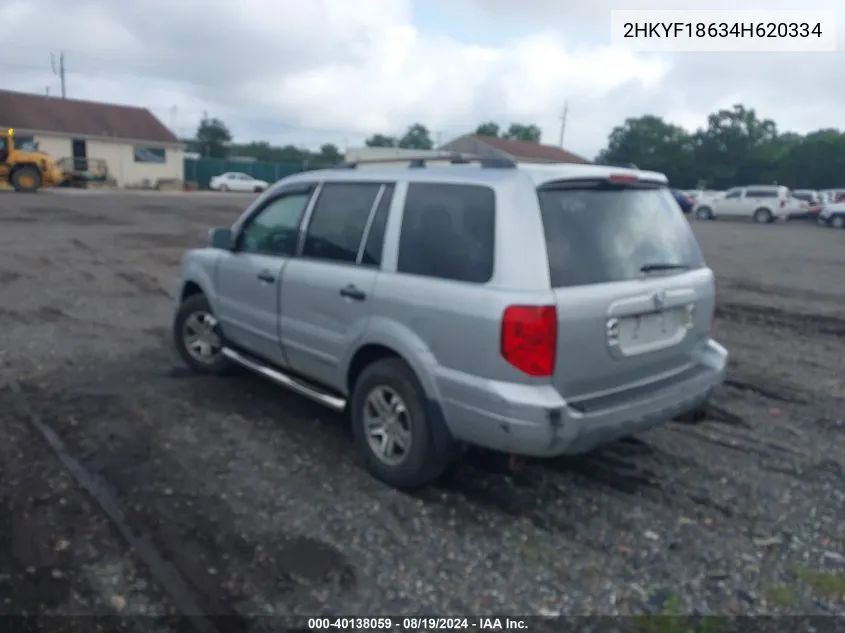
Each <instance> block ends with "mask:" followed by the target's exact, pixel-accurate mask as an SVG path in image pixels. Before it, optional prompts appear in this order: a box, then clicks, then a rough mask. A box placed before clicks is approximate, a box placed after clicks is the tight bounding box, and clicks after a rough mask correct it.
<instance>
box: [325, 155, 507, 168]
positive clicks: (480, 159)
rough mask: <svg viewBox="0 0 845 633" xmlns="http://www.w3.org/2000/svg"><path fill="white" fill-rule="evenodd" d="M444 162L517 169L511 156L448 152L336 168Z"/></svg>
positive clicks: (366, 160)
mask: <svg viewBox="0 0 845 633" xmlns="http://www.w3.org/2000/svg"><path fill="white" fill-rule="evenodd" d="M429 161H431V162H434V163H442V162H444V161H448V162H449V164H450V165H471V164H473V163H477V164H478V165H480V166H481V167H483V168H486V169H516V166H517V164H516V162H515V161H513V160H511V159H509V158H488V157H484V156H472V155H466V154H447V155H443V156H430V155H427V156H421V157H420V156H396V157H391V158H372V159H365V160H358V161H353V162H347V163H341V164H339V165H337V166H335V169H357V168H358V167H359V166H361V165H390V164H391V163H408V168H409V169H421V168H425V167H427V166H428V162H429Z"/></svg>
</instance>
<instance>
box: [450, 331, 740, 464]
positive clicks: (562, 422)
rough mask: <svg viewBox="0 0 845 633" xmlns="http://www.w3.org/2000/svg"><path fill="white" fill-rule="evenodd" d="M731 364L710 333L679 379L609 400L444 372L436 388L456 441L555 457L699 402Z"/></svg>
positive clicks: (646, 426)
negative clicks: (584, 401) (570, 399)
mask: <svg viewBox="0 0 845 633" xmlns="http://www.w3.org/2000/svg"><path fill="white" fill-rule="evenodd" d="M727 363H728V352H727V350H726V349H725V348H724V347H722V346H721V345H720V344H719V343H717V342H716V341H714V340H712V339H711V340H709V341H707V342H706V345H705V348H704V350H703V353H702V355H701V357H700V361H699V364H698V365H697V366H695V367H693V368H690V370H688V371H685V372H683V374H681V375H680V377H677V378H676V379H672V380H667V381H666V384H665V386H659V385H655V386H654V387H653V388H648V389H647V390H644V391H641V392H640V393H639V394H638V395H637V396H635V397H632V398H630V399H624V400H620V399H616V401H615V402H610V401H609V402H608V403H607V406H582V405H581V403H577V404H571V403H567V402H566V401H565V400H564V399H563V398H561V396H560V394H559V393H558V392H557V390H556V389H555V388H554V387H552V386H550V385H524V384H513V383H496V382H490V381H485V382H484V384H478V383H475V382H474V381H471V380H467V379H464V380H456V377H455V376H454V375H440V376H438V387H439V388H440V392H441V396H442V403H443V410H444V414H445V417H446V422H447V424H448V425H449V428H450V430H451V432H452V435H453V436H454V437H455V438H456V439H459V440H462V441H464V442H468V443H470V444H474V445H477V446H481V447H484V448H489V449H492V450H497V451H502V452H505V453H510V454H514V455H526V456H532V457H555V456H558V455H566V454H577V453H584V452H587V451H590V450H592V449H593V448H595V447H596V446H599V445H601V444H605V443H607V442H612V441H613V440H616V439H619V438H621V437H625V436H628V435H631V434H633V433H637V432H640V431H644V430H646V429H649V428H652V427H655V426H659V425H662V424H665V423H666V422H668V421H670V420H671V419H673V418H675V417H677V416H679V415H681V414H683V413H686V412H688V411H690V410H692V409H695V408H697V407H699V406H700V405H702V404H704V403H705V402H706V401H707V399H708V398H709V397H710V395H711V394H712V393H713V391H714V390H715V389H716V388H717V387H719V386H720V385H721V384H722V382H724V379H725V371H726V368H727ZM470 382H472V383H474V384H470Z"/></svg>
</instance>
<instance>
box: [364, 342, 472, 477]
mask: <svg viewBox="0 0 845 633" xmlns="http://www.w3.org/2000/svg"><path fill="white" fill-rule="evenodd" d="M378 387H387V388H388V389H390V390H392V391H394V392H395V393H396V394H398V395H399V397H400V398H401V399H402V401H403V402H404V404H405V410H406V411H407V413H408V418H409V426H410V434H411V448H410V450H408V452H407V454H406V455H405V457H404V459H403V461H401V462H400V463H398V464H395V465H394V464H388V463H386V462H385V461H383V460H382V459H381V458H379V457H378V456H377V455H376V453H375V452H374V451H373V449H372V447H371V446H370V444H369V442H368V440H367V432H366V429H365V424H364V414H365V409H366V406H367V398H368V397H369V395H370V394H371V393H372V392H373V390H375V389H376V388H378ZM349 417H350V419H351V423H352V435H353V437H354V440H355V446H356V448H357V449H358V451H359V452H360V453H361V455H362V456H363V458H364V463H365V465H366V468H367V470H369V471H370V473H371V474H372V475H373V476H374V477H376V478H377V479H380V480H382V481H383V482H385V483H386V484H388V485H390V486H393V487H394V488H399V489H401V490H414V489H417V488H421V487H424V486H426V485H428V484H430V483H433V482H434V481H435V480H437V479H438V478H439V477H440V476H441V475H443V474H444V473H445V472H446V470H447V469H448V468H449V466H450V465H452V464H453V463H454V460H455V459H456V458H457V456H458V455H459V454H460V451H459V450H458V448H457V445H456V444H455V442H454V440H452V439H451V435H450V434H449V432H448V429H446V428H445V424H444V423H443V422H442V420H440V419H439V417H438V416H437V415H435V414H434V411H433V410H432V407H431V406H429V403H428V400H427V398H426V396H425V393H424V392H423V389H422V387H421V386H420V384H419V381H418V380H417V377H416V376H415V375H414V372H413V371H412V370H411V368H410V367H408V365H406V364H405V362H404V361H402V360H401V359H399V358H386V359H384V360H379V361H376V362H375V363H373V364H372V365H369V366H368V367H367V368H365V369H364V371H362V372H361V375H360V376H359V377H358V380H357V381H356V382H355V386H354V387H353V389H352V398H351V400H350V403H349Z"/></svg>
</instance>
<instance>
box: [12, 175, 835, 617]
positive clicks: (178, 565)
mask: <svg viewBox="0 0 845 633" xmlns="http://www.w3.org/2000/svg"><path fill="white" fill-rule="evenodd" d="M249 200H250V197H249V196H238V195H225V194H219V195H204V194H194V195H190V194H184V195H178V194H172V195H170V194H128V193H127V194H119V195H118V194H110V193H93V192H92V193H86V192H81V193H80V192H69V193H57V192H44V193H42V194H39V195H35V196H31V195H30V196H27V195H16V194H11V193H6V194H0V297H2V300H0V425H2V426H0V429H2V441H0V602H2V607H0V612H4V613H21V612H27V613H30V614H67V613H84V614H106V613H122V614H146V615H151V616H157V615H160V616H164V615H167V614H172V613H176V612H177V611H179V610H185V609H189V610H190V609H195V610H196V611H198V612H201V613H204V614H207V615H212V616H227V618H228V619H227V620H225V622H228V623H229V624H231V623H232V622H237V624H238V627H239V630H243V631H247V630H251V629H250V625H253V624H255V621H253V620H251V618H252V617H253V616H256V615H259V614H318V613H345V614H360V615H385V614H411V613H429V614H458V613H491V612H496V613H509V614H522V615H525V614H532V613H557V612H561V613H567V614H569V613H572V614H610V613H620V614H638V613H647V612H664V613H665V612H668V611H671V610H682V611H685V612H687V611H692V610H698V611H700V612H717V613H743V614H745V613H749V614H759V613H806V614H834V613H837V614H845V523H843V521H842V519H843V513H845V423H843V418H845V414H843V403H845V373H843V371H842V349H843V347H842V340H843V335H845V275H843V274H842V271H843V270H845V233H843V232H839V231H834V230H823V229H821V228H818V227H815V226H809V225H801V224H797V223H792V224H788V225H776V226H765V227H758V226H752V225H744V224H735V223H726V222H722V221H719V222H711V223H701V222H698V223H694V228H695V231H696V233H697V234H698V236H699V239H700V241H701V244H702V246H703V248H704V251H705V254H706V256H707V258H708V261H709V263H710V265H711V266H712V267H713V268H714V269H715V270H716V272H717V274H718V276H719V290H720V310H719V313H718V318H717V323H716V331H717V337H718V338H719V340H720V341H721V342H722V343H723V344H725V345H726V346H727V347H728V349H729V350H730V352H731V353H732V359H733V361H732V367H731V374H730V379H729V381H728V384H727V385H726V386H725V387H724V388H723V389H722V390H721V392H720V393H719V394H718V397H717V398H716V402H715V406H714V408H713V411H712V415H711V417H710V419H709V420H707V421H705V422H703V423H700V424H697V425H691V424H682V423H672V424H670V425H668V426H666V427H664V428H662V429H659V430H656V431H653V432H650V433H648V434H644V435H642V436H639V437H637V438H636V439H631V440H627V441H624V442H619V443H617V444H614V445H612V446H609V447H606V448H604V449H602V450H600V451H598V452H596V453H594V454H591V455H588V456H585V457H579V458H574V459H572V458H570V459H565V460H554V461H551V462H540V463H531V464H529V465H527V466H526V467H525V469H524V470H522V471H521V472H519V473H517V474H511V473H507V472H504V471H503V470H501V469H500V468H499V466H498V464H499V461H498V460H495V459H491V458H490V457H489V456H483V455H478V456H474V457H472V458H471V459H469V460H468V463H467V464H466V466H464V467H463V468H462V469H461V470H460V471H459V472H458V473H457V474H456V475H455V477H454V478H452V479H451V480H450V481H449V482H448V484H446V483H444V484H443V485H442V486H440V487H433V488H430V489H428V490H426V491H424V492H421V493H418V494H415V495H406V494H402V493H399V492H397V491H394V490H391V489H388V488H386V487H385V486H383V485H381V484H380V483H378V482H377V481H375V480H373V479H372V478H370V477H369V476H368V475H367V474H366V473H365V472H364V471H363V470H362V469H361V467H360V466H359V465H358V462H357V458H356V456H355V454H354V453H353V451H352V448H351V444H350V438H349V434H348V431H347V428H346V427H345V425H344V422H343V420H342V419H341V418H340V417H339V416H336V415H333V414H330V413H327V412H326V411H324V410H322V409H320V408H319V407H317V406H316V405H312V404H310V403H309V402H307V401H305V400H303V399H300V398H298V397H296V396H293V395H290V394H288V393H286V392H284V391H281V390H279V389H278V388H276V387H274V386H272V385H270V384H268V383H265V382H263V381H262V380H260V379H258V378H255V377H251V376H242V377H237V378H233V379H228V380H223V379H215V378H207V377H196V376H193V375H191V374H190V373H188V372H187V371H186V370H183V369H182V366H181V364H180V363H179V362H178V360H177V359H176V357H175V354H174V352H173V351H172V350H171V346H170V341H169V326H170V320H171V316H172V310H173V303H172V299H171V296H172V294H173V290H174V288H173V284H174V280H175V277H176V272H177V267H178V264H179V260H180V257H181V255H182V253H183V251H184V250H185V249H186V248H189V247H192V246H195V245H199V244H201V243H202V242H203V241H204V238H205V232H206V230H207V229H208V228H209V227H211V226H220V225H227V224H229V223H230V222H231V221H232V220H234V219H235V218H236V217H237V215H238V214H239V212H240V211H241V210H242V209H243V208H244V206H245V205H246V204H247V203H248V202H249ZM39 426H40V428H41V429H42V430H43V429H44V428H49V429H52V430H54V431H55V434H56V438H54V440H55V441H54V444H55V445H56V446H58V445H59V443H62V444H63V446H64V447H65V448H64V449H62V450H60V451H59V452H57V451H56V450H54V447H53V446H51V445H50V444H49V443H48V442H47V440H45V438H44V437H43V435H42V434H41V432H40V431H39V430H38V428H37V427H39ZM61 459H64V460H65V463H63V462H62V461H61ZM73 460H76V462H74V461H73ZM74 463H79V464H81V465H82V466H84V468H85V471H84V472H83V475H84V474H85V473H89V474H91V481H89V482H88V483H87V484H86V485H88V486H89V488H91V490H85V489H83V487H81V485H80V484H79V482H78V481H77V479H76V478H75V477H74V476H73V475H72V474H71V472H70V471H69V470H68V468H66V464H71V466H73V464H74ZM83 483H85V482H83ZM92 490H93V493H92ZM104 496H108V497H110V498H112V499H114V500H116V501H117V504H118V506H119V508H117V507H115V508H106V510H107V511H104V510H103V508H102V507H101V506H100V504H99V503H98V498H100V499H102V498H103V497H104ZM109 512H110V513H111V515H112V516H111V517H109V516H108V513H109ZM127 539H128V540H127ZM129 541H131V542H132V546H130V545H129ZM235 618H240V619H235ZM139 621H140V620H139ZM144 622H145V624H144V626H147V625H150V624H151V623H155V627H158V628H159V629H160V630H167V629H168V626H169V624H168V621H165V620H155V619H148V620H145V621H144ZM217 622H218V627H219V626H222V625H220V622H223V621H222V620H220V621H217ZM155 627H154V628H155Z"/></svg>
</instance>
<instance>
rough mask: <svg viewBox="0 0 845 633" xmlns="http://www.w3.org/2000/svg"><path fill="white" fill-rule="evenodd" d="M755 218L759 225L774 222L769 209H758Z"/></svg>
mask: <svg viewBox="0 0 845 633" xmlns="http://www.w3.org/2000/svg"><path fill="white" fill-rule="evenodd" d="M753 217H754V221H755V222H756V223H757V224H770V223H771V222H772V220H774V216H773V215H772V212H771V211H769V210H768V209H757V210H756V211H755V212H754V216H753Z"/></svg>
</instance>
